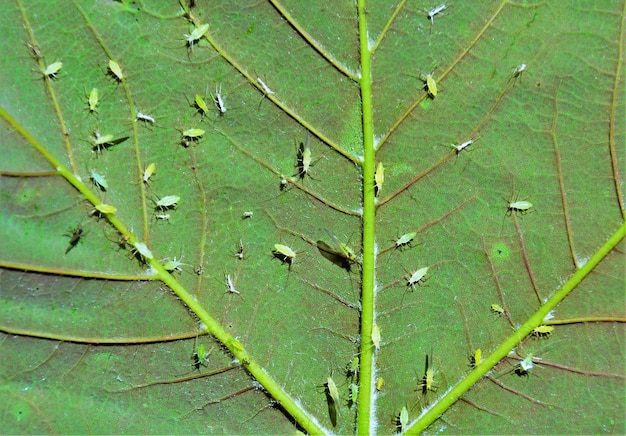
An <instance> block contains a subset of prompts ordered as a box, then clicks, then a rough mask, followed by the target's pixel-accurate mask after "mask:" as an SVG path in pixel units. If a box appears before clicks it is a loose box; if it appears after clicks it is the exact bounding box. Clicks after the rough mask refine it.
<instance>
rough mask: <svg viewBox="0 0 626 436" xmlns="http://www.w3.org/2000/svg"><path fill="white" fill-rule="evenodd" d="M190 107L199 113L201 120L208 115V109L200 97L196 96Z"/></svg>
mask: <svg viewBox="0 0 626 436" xmlns="http://www.w3.org/2000/svg"><path fill="white" fill-rule="evenodd" d="M192 106H194V107H195V108H196V109H197V110H198V112H200V115H201V117H202V118H204V116H205V115H206V114H207V113H209V107H208V106H207V104H206V102H205V101H204V99H203V98H202V96H200V95H199V94H196V96H195V98H194V103H193V105H192Z"/></svg>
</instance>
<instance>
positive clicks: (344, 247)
mask: <svg viewBox="0 0 626 436" xmlns="http://www.w3.org/2000/svg"><path fill="white" fill-rule="evenodd" d="M324 230H325V231H326V234H327V235H328V236H329V237H330V239H332V240H333V242H334V243H335V244H337V245H338V246H339V249H340V250H341V252H342V253H343V255H344V256H345V257H346V259H348V260H349V261H350V262H352V263H358V262H359V258H358V257H357V255H356V254H355V253H354V250H352V248H350V247H349V246H348V244H345V243H343V242H339V239H337V237H336V236H335V235H333V234H332V233H331V232H330V231H329V230H328V229H324Z"/></svg>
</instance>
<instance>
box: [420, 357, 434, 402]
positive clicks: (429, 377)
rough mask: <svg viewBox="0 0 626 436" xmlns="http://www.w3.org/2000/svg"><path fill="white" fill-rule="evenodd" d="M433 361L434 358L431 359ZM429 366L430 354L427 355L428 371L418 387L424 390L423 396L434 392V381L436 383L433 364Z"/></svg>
mask: <svg viewBox="0 0 626 436" xmlns="http://www.w3.org/2000/svg"><path fill="white" fill-rule="evenodd" d="M430 360H432V358H431V359H430ZM430 363H431V365H429V361H428V354H427V355H426V371H425V372H424V376H423V377H422V380H421V381H420V383H419V384H418V387H420V388H421V389H422V394H426V392H428V391H434V390H435V386H434V381H435V370H434V369H433V367H432V362H430Z"/></svg>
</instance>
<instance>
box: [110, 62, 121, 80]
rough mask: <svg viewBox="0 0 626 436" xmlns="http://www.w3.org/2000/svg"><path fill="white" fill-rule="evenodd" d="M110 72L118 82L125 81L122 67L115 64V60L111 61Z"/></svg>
mask: <svg viewBox="0 0 626 436" xmlns="http://www.w3.org/2000/svg"><path fill="white" fill-rule="evenodd" d="M109 71H110V72H111V74H112V75H113V77H114V78H115V80H117V81H118V82H121V81H122V80H124V74H122V68H121V67H120V64H118V63H117V62H115V61H114V60H113V59H110V60H109Z"/></svg>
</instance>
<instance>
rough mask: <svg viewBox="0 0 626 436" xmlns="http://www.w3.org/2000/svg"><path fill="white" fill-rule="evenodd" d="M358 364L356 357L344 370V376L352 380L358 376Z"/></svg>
mask: <svg viewBox="0 0 626 436" xmlns="http://www.w3.org/2000/svg"><path fill="white" fill-rule="evenodd" d="M359 363H360V359H359V357H358V356H356V357H355V358H353V359H352V360H351V361H350V363H349V364H348V366H347V368H346V375H347V376H348V377H351V378H354V377H356V376H357V375H358V374H359Z"/></svg>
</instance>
